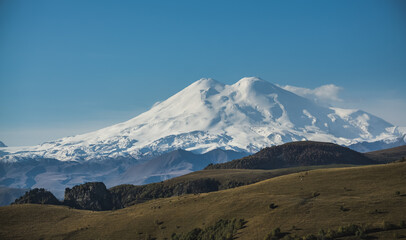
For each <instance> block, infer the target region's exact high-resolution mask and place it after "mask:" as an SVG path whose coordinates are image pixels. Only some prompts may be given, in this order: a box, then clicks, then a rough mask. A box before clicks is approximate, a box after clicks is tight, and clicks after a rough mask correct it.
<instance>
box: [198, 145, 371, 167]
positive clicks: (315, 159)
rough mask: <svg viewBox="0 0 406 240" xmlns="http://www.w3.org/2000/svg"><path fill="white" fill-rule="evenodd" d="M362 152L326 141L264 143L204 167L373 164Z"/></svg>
mask: <svg viewBox="0 0 406 240" xmlns="http://www.w3.org/2000/svg"><path fill="white" fill-rule="evenodd" d="M374 163H376V162H375V161H373V160H371V159H370V158H368V157H366V156H365V155H363V154H362V153H359V152H356V151H354V150H351V149H349V148H346V147H343V146H340V145H337V144H334V143H326V142H313V141H300V142H291V143H285V144H282V145H278V146H273V147H267V148H264V149H262V150H261V151H259V152H257V153H255V154H253V155H250V156H247V157H244V158H241V159H236V160H233V161H230V162H226V163H220V164H214V165H209V166H207V167H206V169H278V168H287V167H297V166H311V165H327V164H354V165H366V164H374Z"/></svg>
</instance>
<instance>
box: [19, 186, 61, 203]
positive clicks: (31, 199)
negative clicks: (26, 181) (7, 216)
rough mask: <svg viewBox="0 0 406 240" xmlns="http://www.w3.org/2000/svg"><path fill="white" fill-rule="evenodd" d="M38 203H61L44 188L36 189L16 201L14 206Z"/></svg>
mask: <svg viewBox="0 0 406 240" xmlns="http://www.w3.org/2000/svg"><path fill="white" fill-rule="evenodd" d="M23 203H36V204H53V205H60V204H61V202H60V201H59V200H58V199H57V198H56V197H55V196H54V195H53V194H52V193H51V192H49V191H46V190H45V189H43V188H34V189H32V190H30V191H28V192H26V193H25V194H24V195H23V196H21V197H20V198H18V199H16V200H15V201H14V204H23Z"/></svg>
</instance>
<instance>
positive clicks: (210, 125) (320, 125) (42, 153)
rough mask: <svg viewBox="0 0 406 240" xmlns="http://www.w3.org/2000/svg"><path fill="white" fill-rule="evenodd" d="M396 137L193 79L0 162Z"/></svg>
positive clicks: (338, 112) (263, 86)
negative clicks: (125, 116) (139, 107)
mask: <svg viewBox="0 0 406 240" xmlns="http://www.w3.org/2000/svg"><path fill="white" fill-rule="evenodd" d="M403 137H404V134H403V133H402V131H400V130H399V128H397V127H395V126H393V125H392V124H390V123H388V122H386V121H384V120H382V119H380V118H378V117H375V116H373V115H371V114H369V113H366V112H364V111H361V110H355V109H354V110H353V109H339V108H326V107H322V106H319V105H317V104H315V103H314V102H312V101H310V100H308V99H306V98H303V97H300V96H298V95H296V94H294V93H292V92H289V91H286V90H283V89H281V88H280V87H278V86H276V85H274V84H271V83H269V82H267V81H264V80H261V79H258V78H243V79H241V80H239V81H238V82H237V83H235V84H233V85H225V84H222V83H219V82H217V81H215V80H212V79H201V80H199V81H196V82H194V83H193V84H191V85H190V86H188V87H186V88H185V89H183V90H182V91H180V92H179V93H177V94H175V95H174V96H172V97H170V98H169V99H167V100H166V101H163V102H161V103H158V104H155V105H154V106H153V107H152V108H151V109H150V110H149V111H147V112H144V113H142V114H140V115H139V116H137V117H135V118H133V119H130V120H129V121H126V122H123V123H120V124H116V125H113V126H111V127H107V128H104V129H100V130H98V131H95V132H91V133H87V134H82V135H77V136H73V137H66V138H62V139H60V140H57V141H54V142H47V143H44V144H41V145H38V146H31V147H6V148H2V149H1V151H2V152H3V153H1V154H0V159H1V160H2V161H18V160H20V159H24V158H54V159H58V160H62V161H70V160H75V161H79V162H82V161H87V160H95V159H99V160H103V159H111V158H114V159H122V158H127V159H128V158H133V159H145V158H150V157H153V156H158V155H161V154H163V153H166V152H169V151H173V150H176V149H184V150H188V151H193V152H195V153H206V152H208V151H211V150H214V149H217V148H221V149H225V150H234V151H246V152H251V153H252V152H256V151H258V150H260V149H261V148H263V147H266V146H272V145H276V144H282V143H285V142H290V141H296V140H316V141H328V142H334V143H337V144H341V145H351V144H356V143H360V142H375V141H384V142H395V141H398V139H399V138H403Z"/></svg>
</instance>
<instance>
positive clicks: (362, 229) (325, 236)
mask: <svg viewBox="0 0 406 240" xmlns="http://www.w3.org/2000/svg"><path fill="white" fill-rule="evenodd" d="M397 229H406V222H405V221H401V222H400V224H399V225H396V224H392V223H389V222H383V223H382V224H381V225H380V226H375V227H374V226H372V225H369V226H365V225H357V224H348V225H343V226H340V227H338V228H337V229H336V230H332V229H327V230H324V229H320V231H319V233H318V234H316V235H315V234H308V235H305V236H302V237H298V236H290V235H288V234H289V233H283V232H281V230H280V228H275V229H273V230H272V231H271V232H270V233H269V234H268V235H267V236H266V237H265V240H278V239H291V240H335V239H340V238H343V237H356V238H357V239H368V235H367V234H370V233H377V232H383V231H390V230H397Z"/></svg>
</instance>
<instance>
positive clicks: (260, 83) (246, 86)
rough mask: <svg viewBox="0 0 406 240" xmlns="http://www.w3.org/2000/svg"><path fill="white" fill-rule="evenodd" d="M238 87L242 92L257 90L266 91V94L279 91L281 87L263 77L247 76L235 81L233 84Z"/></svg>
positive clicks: (259, 91)
mask: <svg viewBox="0 0 406 240" xmlns="http://www.w3.org/2000/svg"><path fill="white" fill-rule="evenodd" d="M232 86H233V87H235V88H236V89H238V90H239V91H241V92H243V93H244V92H245V93H248V92H252V91H254V92H256V93H258V94H261V93H264V94H269V93H273V92H275V91H279V89H280V88H279V87H277V86H275V85H274V84H272V83H270V82H268V81H265V80H263V79H261V78H258V77H245V78H242V79H240V80H239V81H238V82H236V83H234V84H233V85H232Z"/></svg>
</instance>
